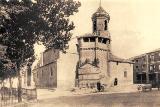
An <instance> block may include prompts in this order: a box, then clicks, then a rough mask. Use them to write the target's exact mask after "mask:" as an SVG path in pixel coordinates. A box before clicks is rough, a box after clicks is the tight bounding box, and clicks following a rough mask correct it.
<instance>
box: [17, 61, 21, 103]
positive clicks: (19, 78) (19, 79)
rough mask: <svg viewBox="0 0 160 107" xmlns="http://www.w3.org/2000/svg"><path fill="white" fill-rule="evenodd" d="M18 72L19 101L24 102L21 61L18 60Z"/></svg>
mask: <svg viewBox="0 0 160 107" xmlns="http://www.w3.org/2000/svg"><path fill="white" fill-rule="evenodd" d="M17 73H18V102H22V79H21V74H20V64H19V62H17Z"/></svg>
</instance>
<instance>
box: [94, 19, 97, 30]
mask: <svg viewBox="0 0 160 107" xmlns="http://www.w3.org/2000/svg"><path fill="white" fill-rule="evenodd" d="M93 30H94V31H96V30H97V21H96V20H95V21H93Z"/></svg>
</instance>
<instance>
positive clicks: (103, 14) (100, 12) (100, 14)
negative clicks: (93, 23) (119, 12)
mask: <svg viewBox="0 0 160 107" xmlns="http://www.w3.org/2000/svg"><path fill="white" fill-rule="evenodd" d="M96 17H106V18H108V20H110V16H109V14H108V13H107V12H106V11H105V10H104V9H103V8H102V6H99V8H98V9H97V11H96V12H95V13H94V14H93V15H92V19H93V18H96Z"/></svg>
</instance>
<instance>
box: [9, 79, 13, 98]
mask: <svg viewBox="0 0 160 107" xmlns="http://www.w3.org/2000/svg"><path fill="white" fill-rule="evenodd" d="M9 85H10V94H9V99H10V97H11V98H12V78H11V77H9Z"/></svg>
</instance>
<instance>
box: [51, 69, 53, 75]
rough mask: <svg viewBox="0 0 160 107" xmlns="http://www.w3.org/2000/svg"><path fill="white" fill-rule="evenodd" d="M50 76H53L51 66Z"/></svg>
mask: <svg viewBox="0 0 160 107" xmlns="http://www.w3.org/2000/svg"><path fill="white" fill-rule="evenodd" d="M51 76H53V71H52V68H51Z"/></svg>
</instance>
